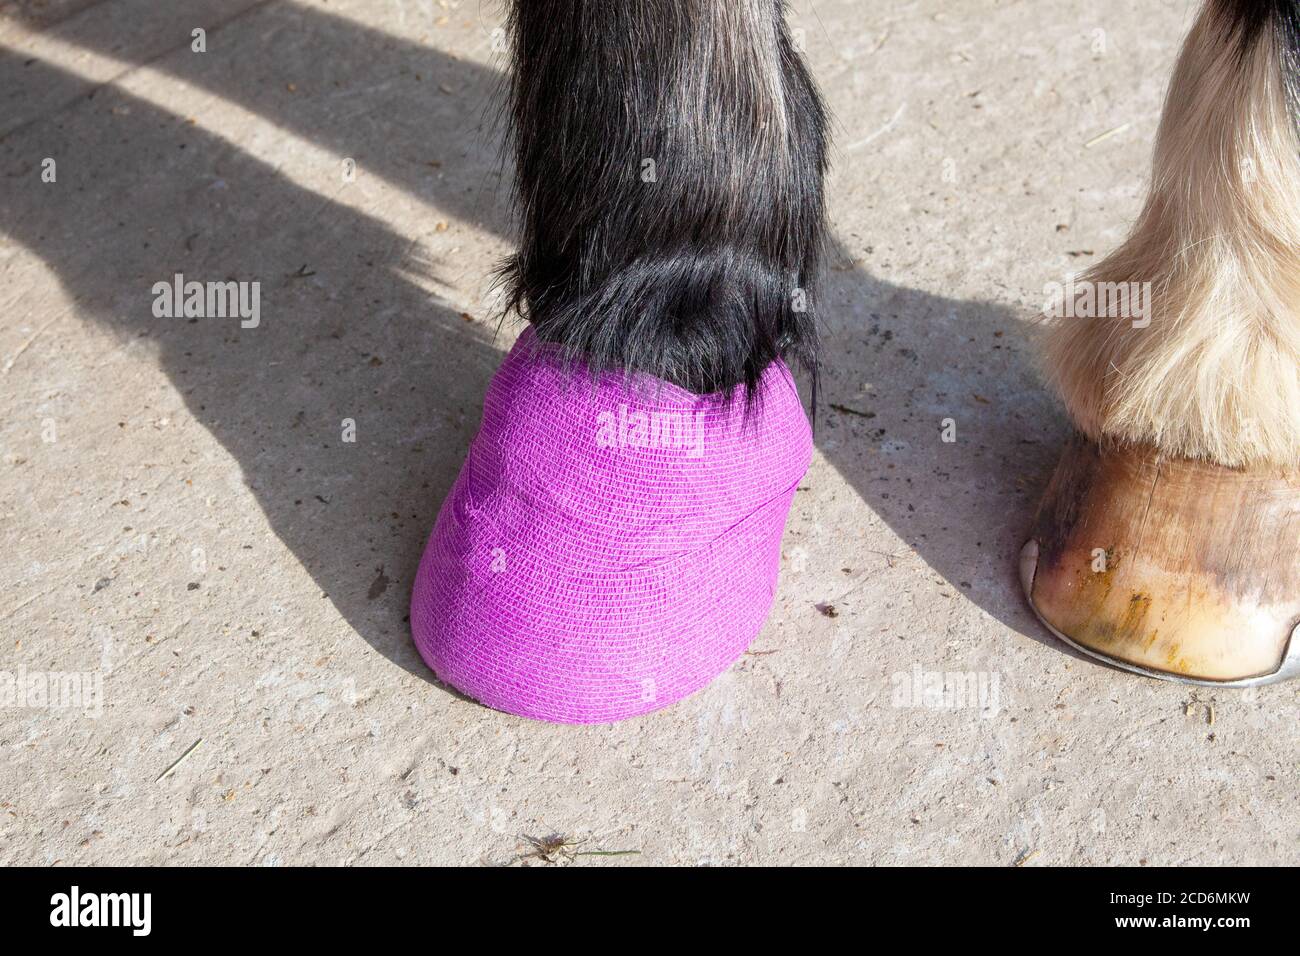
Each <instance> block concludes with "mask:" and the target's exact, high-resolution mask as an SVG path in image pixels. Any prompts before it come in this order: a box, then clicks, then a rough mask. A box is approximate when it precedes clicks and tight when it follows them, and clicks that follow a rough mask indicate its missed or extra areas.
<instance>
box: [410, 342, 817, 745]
mask: <svg viewBox="0 0 1300 956" xmlns="http://www.w3.org/2000/svg"><path fill="white" fill-rule="evenodd" d="M811 457H812V436H811V433H810V431H809V427H808V420H807V418H806V417H805V416H804V412H803V406H802V405H801V404H800V401H799V395H798V392H797V390H796V389H795V386H794V381H793V379H792V378H791V377H790V373H789V371H788V370H787V369H786V368H785V366H784V365H783V364H781V363H780V362H777V363H774V364H773V365H771V366H770V367H769V368H768V369H767V371H766V372H764V374H763V377H762V381H761V382H760V385H759V389H758V393H757V395H756V397H755V402H754V404H753V405H752V406H748V407H747V406H746V403H745V400H744V396H743V394H740V393H739V392H738V393H737V394H736V395H735V396H733V400H732V401H731V402H725V401H722V400H721V399H720V398H719V397H718V396H699V395H693V394H691V393H689V392H686V391H684V390H682V389H680V388H677V387H676V386H672V385H669V384H667V383H665V382H658V381H651V380H645V379H638V380H637V381H636V382H630V381H628V380H626V379H625V377H624V376H623V375H622V374H621V373H617V374H616V373H607V374H605V375H602V376H600V377H599V378H598V379H596V378H593V376H592V375H591V374H590V373H589V372H588V371H587V370H586V369H585V368H576V367H575V368H569V367H568V364H567V363H566V362H564V361H563V360H562V359H561V358H560V357H559V355H558V354H557V352H556V349H555V348H554V347H553V346H545V345H543V344H541V343H540V342H538V341H537V340H536V337H535V335H534V333H533V332H532V330H531V329H529V330H527V331H525V332H524V334H523V336H521V337H520V340H519V342H518V343H517V344H516V345H515V347H514V348H513V349H512V350H511V352H510V355H509V356H508V357H507V358H506V360H505V362H504V363H503V364H502V366H501V368H500V369H499V370H498V372H497V374H496V376H495V378H494V379H493V381H492V385H491V386H490V388H489V389H488V394H487V398H486V400H485V401H484V406H483V424H482V427H481V428H480V430H479V433H478V437H477V438H475V439H474V443H473V445H472V446H471V448H470V452H469V457H468V459H467V460H466V462H465V465H464V467H463V468H462V470H461V473H460V477H459V478H458V479H457V481H456V484H455V485H454V487H453V488H452V490H451V493H450V494H449V495H448V496H447V499H446V501H445V502H444V503H443V506H442V510H441V512H440V513H439V516H438V521H437V524H436V525H435V527H434V530H433V534H432V535H431V536H430V539H429V544H428V546H427V548H426V550H425V553H424V558H423V560H422V561H421V564H420V568H419V571H418V573H417V575H416V581H415V587H414V589H413V592H412V598H411V630H412V635H413V637H414V640H415V643H416V647H417V648H418V650H419V651H420V654H421V655H422V656H423V657H424V659H425V661H426V662H428V664H429V666H430V667H431V668H432V669H433V670H434V672H435V673H436V674H437V675H438V677H439V678H440V679H441V680H443V681H444V682H445V683H447V684H450V685H451V686H452V687H455V688H456V689H457V690H459V691H461V692H462V693H463V694H465V695H467V696H469V697H471V698H473V699H474V700H477V701H479V702H480V703H482V704H485V705H487V706H489V707H493V708H495V709H497V710H503V711H506V712H507V713H511V714H517V715H519V716H522V717H531V718H534V719H538V720H549V721H555V722H561V723H604V722H607V721H613V720H621V719H623V718H626V717H633V716H636V715H638V714H644V713H648V712H649V711H652V710H657V709H659V708H661V707H665V706H667V705H668V704H671V703H672V702H674V701H676V700H679V699H681V698H682V697H685V696H686V695H687V694H690V693H693V692H694V691H696V690H699V689H700V688H702V687H703V686H704V685H705V684H707V683H709V682H710V681H711V680H713V678H715V677H716V676H718V675H719V674H720V673H722V672H723V671H724V670H726V669H727V667H729V666H730V665H731V664H732V662H733V661H735V660H736V658H738V657H739V656H740V655H741V654H742V653H744V651H745V648H746V647H747V646H748V645H749V642H750V641H751V640H752V639H753V637H754V635H755V634H756V633H757V632H758V630H759V628H760V627H762V625H763V621H764V619H765V618H766V617H767V614H768V610H769V609H770V607H771V604H772V598H773V594H774V592H775V589H776V581H777V571H778V569H779V566H780V560H781V533H782V531H783V529H784V527H785V521H786V515H787V513H788V512H789V510H790V505H791V502H792V500H793V499H794V496H795V492H796V490H797V488H798V485H799V481H800V479H801V478H802V477H803V475H804V472H805V471H806V470H807V468H808V463H809V460H810V459H811Z"/></svg>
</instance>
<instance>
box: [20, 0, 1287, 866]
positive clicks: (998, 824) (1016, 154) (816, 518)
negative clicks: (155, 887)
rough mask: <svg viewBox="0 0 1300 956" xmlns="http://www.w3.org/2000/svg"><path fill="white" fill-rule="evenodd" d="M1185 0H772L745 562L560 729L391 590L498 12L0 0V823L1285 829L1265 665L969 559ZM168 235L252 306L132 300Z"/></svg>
mask: <svg viewBox="0 0 1300 956" xmlns="http://www.w3.org/2000/svg"><path fill="white" fill-rule="evenodd" d="M1190 17H1191V7H1190V5H1189V4H1188V3H1185V2H1182V0H1178V2H1160V3H1150V4H1142V5H1137V4H1132V3H1122V2H1116V0H1102V2H1099V3H1087V4H1085V3H1071V2H1065V0H1043V2H1038V3H1023V2H993V0H964V2H962V3H958V4H952V3H943V2H938V0H934V2H931V0H916V2H898V0H889V2H879V3H867V2H854V0H817V2H815V3H809V2H808V0H796V2H795V3H794V4H793V10H792V13H791V19H792V25H793V26H794V28H795V29H796V30H797V31H799V33H798V34H797V35H798V36H800V37H802V39H803V42H804V44H805V46H806V48H807V52H808V56H809V58H810V60H811V62H812V64H813V66H814V68H815V70H816V73H817V75H818V77H819V80H820V82H821V84H822V86H823V89H824V90H825V93H826V97H827V100H828V102H829V104H830V106H831V108H832V110H833V111H834V114H835V117H836V123H837V126H836V142H837V148H836V153H835V157H834V162H835V168H834V172H833V174H832V178H831V181H830V195H831V209H832V216H833V227H834V233H835V237H836V250H835V255H834V261H833V263H832V270H831V272H830V275H829V280H828V286H827V289H826V292H825V308H824V311H825V314H826V328H825V338H826V358H827V369H826V373H825V396H824V403H823V406H822V408H821V411H820V419H819V422H818V431H817V445H818V453H817V456H816V459H815V460H814V463H813V466H812V469H811V471H810V472H809V474H808V477H807V479H806V481H805V483H804V490H802V491H801V492H800V493H799V495H798V497H797V500H796V504H795V508H794V511H793V513H792V515H791V520H790V524H789V527H788V530H787V534H786V541H785V548H784V551H785V564H784V569H783V577H782V583H781V587H780V591H779V593H778V595H777V599H776V604H775V607H774V609H773V613H772V615H771V618H770V620H769V622H768V624H767V626H766V628H765V629H764V630H763V632H762V633H761V634H760V635H759V636H758V638H757V640H756V641H755V642H754V644H753V647H752V649H751V652H750V653H749V654H747V655H746V656H745V657H744V658H743V659H742V660H741V661H740V662H738V663H737V664H736V665H735V666H734V667H733V668H732V669H731V670H730V671H729V672H728V673H726V674H725V675H724V676H723V677H721V678H720V679H719V680H718V681H716V682H715V683H714V684H713V685H712V686H710V687H709V688H707V689H706V690H704V691H702V692H700V693H698V694H696V695H695V696H693V697H691V698H689V699H688V700H686V701H684V702H682V703H679V704H677V705H675V706H673V707H671V708H669V709H667V710H665V711H661V712H659V713H656V714H653V715H650V716H647V717H644V718H639V719H636V720H632V721H628V722H626V723H622V724H617V725H612V726H598V727H557V726H548V725H544V724H538V723H533V722H529V721H526V720H521V719H517V718H514V717H509V716H506V715H503V714H498V713H494V712H491V711H488V710H485V709H483V708H481V707H479V706H477V705H476V704H474V703H472V702H470V701H467V700H465V699H463V698H461V697H459V696H457V695H455V694H454V693H451V692H449V691H448V690H447V689H445V688H443V687H441V686H440V685H438V684H437V683H436V682H435V681H434V680H433V679H432V677H431V675H430V673H429V672H428V671H427V669H426V668H425V667H424V665H423V664H422V663H421V661H420V660H419V658H418V656H417V655H416V653H415V652H414V650H413V648H412V646H411V643H410V640H409V638H408V635H407V625H406V621H405V617H406V602H407V597H408V593H409V587H410V583H411V578H412V574H413V572H414V569H415V565H416V561H417V560H418V557H419V552H420V550H421V547H422V545H423V543H424V538H425V535H426V534H427V532H428V529H429V527H430V526H431V524H432V521H433V518H434V515H435V514H436V512H437V509H438V506H439V504H440V502H441V499H442V497H443V495H444V494H445V493H446V491H447V489H448V488H449V486H450V483H451V481H452V479H453V478H454V476H455V474H456V471H457V469H458V467H459V464H460V461H461V458H462V456H463V454H464V451H465V449H466V446H467V444H468V442H469V441H470V439H471V437H472V436H473V434H474V429H475V426H476V423H477V420H478V415H479V404H480V401H481V399H482V395H483V391H484V388H485V386H486V383H487V381H488V379H489V377H490V376H491V374H492V371H493V370H494V369H495V367H496V364H497V362H498V361H499V359H500V357H501V355H502V353H503V351H504V349H505V348H507V347H508V345H509V343H510V341H511V340H512V338H513V336H514V335H515V334H516V333H517V331H518V329H517V328H516V327H514V326H507V327H506V328H504V329H502V330H501V331H500V332H499V333H498V331H497V329H496V327H495V325H494V323H493V322H492V321H491V319H490V315H491V312H492V308H493V302H492V299H491V290H490V279H489V273H490V271H491V269H492V267H493V265H494V264H495V263H496V261H497V260H498V259H499V258H500V257H501V256H502V255H504V254H505V253H506V252H507V251H508V249H509V247H510V234H511V225H510V209H509V202H508V170H507V169H505V168H503V165H502V163H501V161H500V157H499V139H498V135H499V130H498V128H497V126H496V124H495V123H494V122H493V116H494V113H493V104H494V103H495V102H496V97H497V96H498V95H499V87H500V79H501V67H502V63H501V55H500V53H499V52H497V49H496V48H497V47H499V45H500V44H499V36H500V35H499V34H498V33H497V32H496V31H497V30H498V28H499V26H500V21H501V10H500V9H499V7H495V6H493V5H492V4H489V3H484V4H482V5H479V4H478V3H473V2H469V0H446V2H442V0H328V2H324V0H293V2H290V0H270V2H268V0H173V2H168V3H165V4H164V3H159V2H148V0H98V2H96V0H46V2H44V3H42V2H40V0H19V2H14V0H0V105H2V108H0V279H2V281H0V300H2V301H0V401H2V402H3V414H2V415H0V455H2V456H3V457H2V460H0V469H2V470H0V514H2V515H3V520H2V524H0V535H2V539H0V540H2V541H3V548H2V549H0V570H2V573H3V580H4V581H5V585H6V586H5V588H4V589H3V591H2V592H0V621H2V622H3V632H2V633H3V638H2V640H0V672H3V673H8V674H10V675H11V676H13V675H25V676H26V677H27V678H31V679H35V680H36V681H37V682H39V683H41V686H47V683H48V682H49V681H55V682H56V683H57V682H59V681H62V682H63V683H60V684H58V687H59V688H60V693H63V692H67V691H70V690H78V689H79V690H80V691H81V692H82V693H83V695H84V698H85V699H83V700H82V701H81V705H80V706H66V707H58V706H52V705H51V701H50V700H49V699H46V700H44V701H42V700H40V699H37V698H35V697H33V698H32V699H26V700H23V701H16V702H15V703H14V705H13V706H6V707H3V708H0V754H2V759H0V862H4V863H31V864H53V863H60V864H64V865H67V864H76V863H151V864H160V863H197V862H205V863H232V864H266V865H275V864H302V863H330V864H336V863H363V864H370V863H375V864H381V863H396V862H401V863H451V864H475V863H480V862H487V863H504V862H510V861H512V860H515V859H517V857H518V856H519V855H521V854H523V853H525V852H527V850H528V845H527V843H526V841H525V840H524V835H532V836H541V835H543V834H545V833H550V832H558V833H563V834H566V835H569V836H571V837H573V838H575V839H579V840H586V841H587V843H586V844H585V845H584V847H585V848H588V849H603V850H630V851H637V852H635V853H630V854H627V855H623V856H616V857H593V856H587V857H578V858H577V863H578V865H629V864H636V863H713V864H728V863H767V864H806V863H850V862H852V863H985V864H1008V865H1010V864H1016V863H1023V864H1025V865H1029V866H1038V865H1051V864H1066V863H1073V864H1107V863H1125V864H1139V863H1149V864H1152V865H1154V864H1177V863H1264V864H1284V863H1289V864H1294V863H1296V862H1298V861H1300V851H1298V840H1300V814H1298V813H1297V810H1300V801H1298V796H1297V794H1298V793H1300V790H1298V788H1297V786H1296V784H1297V771H1298V769H1300V767H1298V763H1300V761H1298V756H1300V752H1298V748H1297V740H1296V736H1297V735H1296V727H1297V718H1298V717H1300V706H1298V700H1297V687H1296V685H1295V684H1290V685H1281V686H1275V687H1268V688H1261V689H1258V690H1252V691H1246V692H1229V691H1219V692H1214V691H1206V690H1200V691H1193V690H1189V689H1188V688H1186V687H1182V686H1177V685H1167V684H1161V683H1158V682H1154V681H1149V680H1145V679H1141V678H1137V677H1134V676H1131V675H1127V674H1124V673H1120V672H1118V671H1115V670H1111V669H1108V668H1105V667H1103V666H1100V665H1098V664H1095V663H1093V662H1091V661H1088V660H1085V659H1082V658H1080V657H1079V656H1077V655H1074V654H1072V653H1070V652H1068V651H1067V650H1066V649H1065V648H1063V647H1062V646H1061V645H1060V644H1058V643H1057V642H1055V641H1054V640H1053V639H1052V638H1051V637H1050V635H1048V634H1047V633H1046V632H1045V631H1044V630H1043V629H1042V628H1041V627H1040V626H1039V625H1038V624H1037V622H1036V621H1035V619H1034V617H1033V615H1032V613H1031V612H1030V611H1029V610H1028V608H1027V607H1026V606H1025V605H1024V603H1023V599H1022V597H1021V595H1020V592H1019V588H1018V586H1017V583H1016V572H1015V565H1016V555H1017V552H1018V550H1019V546H1020V544H1021V543H1022V539H1023V536H1024V533H1025V530H1026V528H1027V525H1028V522H1029V519H1030V517H1031V514H1032V510H1033V507H1034V504H1035V502H1036V499H1037V496H1038V494H1039V493H1040V491H1041V490H1042V488H1043V486H1044V485H1045V483H1046V480H1047V477H1048V475H1049V474H1050V471H1051V468H1052V466H1053V464H1054V462H1055V457H1056V453H1057V450H1058V448H1059V446H1060V445H1061V443H1062V441H1063V439H1064V436H1065V434H1066V428H1067V423H1066V421H1065V418H1064V416H1063V413H1062V411H1061V409H1060V407H1059V405H1058V403H1057V402H1056V401H1055V400H1054V399H1053V398H1052V397H1051V396H1050V395H1049V394H1048V393H1047V392H1046V390H1045V389H1044V388H1043V387H1042V385H1041V384H1040V383H1039V379H1038V377H1037V375H1036V373H1035V371H1034V367H1033V359H1032V354H1033V353H1032V317H1033V315H1034V313H1035V312H1036V311H1037V310H1038V309H1039V308H1040V307H1041V305H1042V302H1043V300H1044V295H1043V288H1044V286H1045V284H1046V283H1049V282H1053V281H1060V280H1062V279H1063V278H1064V276H1065V275H1066V274H1067V273H1069V272H1072V271H1079V270H1081V269H1082V268H1083V267H1084V266H1086V265H1087V264H1088V263H1090V262H1092V261H1094V260H1095V259H1097V258H1098V257H1099V256H1100V255H1102V254H1103V253H1104V252H1105V251H1106V250H1108V249H1109V248H1111V247H1112V246H1113V245H1114V244H1115V243H1116V242H1117V241H1118V240H1119V239H1120V238H1121V236H1122V235H1123V233H1124V230H1125V228H1126V225H1127V223H1128V222H1130V221H1131V219H1132V217H1133V216H1134V215H1135V213H1136V211H1137V209H1138V205H1139V202H1140V199H1141V196H1142V191H1143V187H1144V182H1145V179H1146V176H1147V173H1148V165H1149V162H1148V161H1149V152H1150V145H1151V139H1152V136H1153V133H1154V130H1155V125H1156V121H1157V118H1158V115H1159V106H1160V98H1161V95H1162V93H1163V90H1164V86H1165V83H1166V81H1167V78H1168V74H1169V70H1170V67H1171V65H1172V61H1173V57H1174V55H1175V53H1176V50H1177V45H1178V42H1179V40H1180V39H1181V36H1182V34H1183V33H1184V32H1185V31H1186V29H1187V28H1188V26H1189V25H1190ZM196 28H203V29H204V30H205V34H204V37H203V39H204V42H205V46H206V52H196V51H195V50H194V49H193V46H194V44H195V40H194V37H193V33H192V31H194V30H195V29H196ZM1104 134H1110V135H1104ZM47 160H52V161H53V164H54V165H53V167H50V166H49V164H47V162H46V161H47ZM349 161H350V163H349ZM50 168H52V169H53V171H54V176H53V181H52V182H49V181H46V179H47V178H48V176H47V175H45V173H46V170H47V169H50ZM176 273H181V274H183V275H184V276H185V277H186V278H187V279H191V280H198V281H204V282H207V281H225V280H228V279H229V280H234V281H245V282H252V281H257V282H260V284H261V285H260V289H261V299H260V322H259V323H258V325H257V327H255V328H243V327H241V323H240V321H239V319H238V318H226V319H221V318H195V319H186V318H159V317H155V315H154V314H153V310H152V306H153V294H152V292H151V289H152V286H153V285H154V283H156V282H160V281H170V280H171V279H172V277H173V276H174V275H175V274H176ZM945 419H951V420H952V426H953V427H954V428H955V437H956V441H954V442H944V441H942V440H941V428H942V423H943V422H944V420H945ZM345 420H351V421H352V422H353V423H354V424H355V439H356V440H355V441H345V440H344V438H345V436H344V429H345V428H346V425H345ZM819 606H820V607H819ZM946 672H954V673H957V672H959V673H961V674H967V675H971V679H970V681H969V682H965V683H963V684H962V689H963V690H964V691H967V693H963V694H958V695H955V696H954V697H953V698H952V699H950V700H949V701H948V703H950V704H953V705H954V706H945V707H932V706H925V700H924V698H923V697H922V699H921V700H917V699H916V695H915V694H914V690H915V689H916V688H917V687H921V688H924V687H925V686H926V684H927V682H928V681H930V680H933V679H935V678H933V676H932V675H934V674H943V673H946ZM58 675H66V676H64V677H59V676H58ZM60 702H62V703H66V701H65V700H60ZM196 741H201V744H200V745H199V746H198V747H197V748H195V749H193V750H190V748H191V747H192V745H193V744H194V743H195V742H196ZM187 752H188V755H187V756H186V757H185V759H184V760H182V761H181V762H180V764H179V765H177V766H176V767H175V768H174V769H173V770H172V771H171V772H170V774H167V775H166V776H162V775H163V774H164V771H166V770H168V768H169V767H170V766H171V765H172V764H173V763H174V762H175V761H176V760H177V759H178V758H180V757H181V756H182V755H183V754H187ZM160 777H161V779H160Z"/></svg>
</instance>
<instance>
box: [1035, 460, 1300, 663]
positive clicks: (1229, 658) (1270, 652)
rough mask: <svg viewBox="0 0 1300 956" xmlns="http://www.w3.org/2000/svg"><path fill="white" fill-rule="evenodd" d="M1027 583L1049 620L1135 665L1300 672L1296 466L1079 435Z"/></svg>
mask: <svg viewBox="0 0 1300 956" xmlns="http://www.w3.org/2000/svg"><path fill="white" fill-rule="evenodd" d="M1020 580H1021V584H1022V586H1023V587H1024V589H1025V594H1026V596H1027V597H1028V598H1029V603H1030V605H1031V606H1032V607H1033V609H1034V611H1035V612H1036V613H1037V614H1038V616H1039V618H1041V619H1042V621H1043V623H1044V624H1046V625H1047V626H1048V628H1050V629H1051V630H1052V632H1053V633H1055V634H1056V636H1057V637H1059V638H1061V639H1062V640H1064V641H1065V642H1067V643H1068V644H1071V645H1072V646H1074V647H1075V648H1077V649H1078V650H1080V651H1083V652H1084V653H1086V654H1090V655H1092V656H1093V657H1097V658H1101V659H1102V660H1105V661H1108V662H1109V663H1112V664H1115V665H1117V666H1119V667H1123V668H1125V669H1127V670H1131V671H1136V672H1138V673H1140V674H1146V675H1147V676H1150V677H1158V678H1162V679H1164V680H1177V681H1184V682H1188V683H1203V684H1212V685H1215V686H1225V685H1226V686H1248V685H1251V684H1262V683H1269V682H1272V681H1277V680H1284V679H1286V678H1288V677H1295V676H1297V675H1298V674H1300V627H1298V625H1300V474H1297V473H1294V472H1284V471H1281V470H1273V471H1238V470H1234V469H1230V468H1224V467H1222V466H1219V465H1214V464H1209V463H1205V462H1195V461H1188V460H1185V459H1173V458H1168V457H1164V456H1162V455H1160V454H1159V453H1157V452H1155V451H1154V450H1151V449H1135V448H1099V447H1098V446H1097V445H1095V444H1094V443H1092V442H1091V441H1089V440H1087V439H1085V438H1082V437H1076V438H1075V439H1073V440H1072V441H1071V443H1070V445H1069V446H1068V447H1067V448H1066V451H1065V454H1064V455H1063V457H1062V458H1061V462H1060V464H1059V465H1058V466H1057V469H1056V474H1055V475H1054V476H1053V477H1052V481H1051V483H1050V485H1049V486H1048V488H1047V493H1046V495H1045V496H1044V498H1043V502H1042V504H1041V505H1040V506H1039V511H1038V516H1037V518H1036V521H1035V529H1034V532H1033V537H1032V538H1031V539H1030V541H1029V542H1028V543H1027V544H1026V545H1025V547H1024V550H1023V551H1022V552H1021V557H1020Z"/></svg>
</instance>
